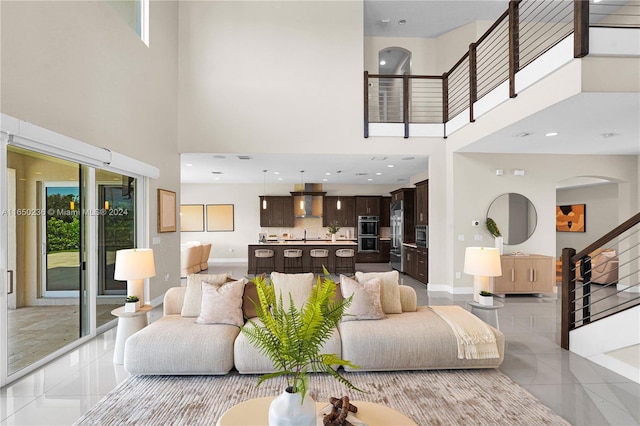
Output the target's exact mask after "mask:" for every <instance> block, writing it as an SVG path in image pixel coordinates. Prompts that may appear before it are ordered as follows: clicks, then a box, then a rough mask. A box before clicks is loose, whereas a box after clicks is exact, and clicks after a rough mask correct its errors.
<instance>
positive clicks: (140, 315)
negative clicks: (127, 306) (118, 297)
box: [111, 305, 153, 364]
mask: <svg viewBox="0 0 640 426" xmlns="http://www.w3.org/2000/svg"><path fill="white" fill-rule="evenodd" d="M151 309H153V306H151V305H144V306H142V308H140V309H139V310H137V311H136V312H125V311H124V306H121V307H119V308H116V309H114V310H113V311H111V315H114V316H116V317H118V329H117V330H116V347H115V348H114V350H113V363H114V364H124V342H126V341H127V339H128V338H129V336H131V335H132V334H133V333H135V332H136V331H138V330H142V329H143V328H145V327H146V326H147V324H148V321H147V313H148V312H149V311H150V310H151Z"/></svg>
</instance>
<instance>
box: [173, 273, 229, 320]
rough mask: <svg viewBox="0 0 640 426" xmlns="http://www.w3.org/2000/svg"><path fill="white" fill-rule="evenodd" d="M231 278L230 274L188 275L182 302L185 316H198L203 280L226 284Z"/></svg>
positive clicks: (182, 312) (182, 313)
mask: <svg viewBox="0 0 640 426" xmlns="http://www.w3.org/2000/svg"><path fill="white" fill-rule="evenodd" d="M227 278H229V275H228V274H191V275H189V276H187V289H186V290H185V293H184V302H183V303H182V311H181V312H180V314H181V315H182V316H183V317H197V316H198V315H200V308H201V307H202V282H208V283H212V284H224V283H226V282H227Z"/></svg>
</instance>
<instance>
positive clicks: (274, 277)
mask: <svg viewBox="0 0 640 426" xmlns="http://www.w3.org/2000/svg"><path fill="white" fill-rule="evenodd" d="M271 284H272V285H273V288H274V290H275V293H276V299H278V298H279V297H280V295H281V294H282V300H283V302H284V305H285V306H289V296H288V295H289V294H290V295H291V297H292V298H293V304H294V305H295V306H296V308H298V309H301V308H302V307H303V306H304V305H305V303H307V300H309V296H311V290H312V289H313V273H306V274H282V273H279V272H272V273H271Z"/></svg>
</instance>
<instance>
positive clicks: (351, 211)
mask: <svg viewBox="0 0 640 426" xmlns="http://www.w3.org/2000/svg"><path fill="white" fill-rule="evenodd" d="M338 200H340V209H338ZM355 204H356V199H355V198H354V197H343V196H340V197H338V196H333V195H330V196H325V197H324V198H323V200H322V226H329V225H331V224H337V225H338V226H339V227H341V228H344V227H354V226H356V214H355Z"/></svg>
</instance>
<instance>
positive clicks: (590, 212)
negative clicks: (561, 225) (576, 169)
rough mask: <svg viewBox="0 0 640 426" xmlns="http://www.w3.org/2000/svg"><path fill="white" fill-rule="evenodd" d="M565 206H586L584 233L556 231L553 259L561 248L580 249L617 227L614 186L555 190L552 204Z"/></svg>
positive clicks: (616, 194) (615, 189)
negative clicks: (554, 201) (554, 199)
mask: <svg viewBox="0 0 640 426" xmlns="http://www.w3.org/2000/svg"><path fill="white" fill-rule="evenodd" d="M569 204H586V206H585V216H586V219H585V232H556V257H560V255H562V249H563V248H565V247H571V248H574V249H576V250H577V251H580V250H582V249H583V248H585V247H586V246H587V245H589V244H591V243H593V242H594V241H595V240H597V239H598V238H600V237H602V236H603V235H605V234H606V233H607V232H609V231H611V230H612V229H613V228H615V227H616V226H618V225H619V224H620V220H619V218H618V185H617V184H615V183H605V184H598V185H589V186H581V187H577V188H566V189H558V190H557V191H556V205H558V206H565V205H569Z"/></svg>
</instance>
